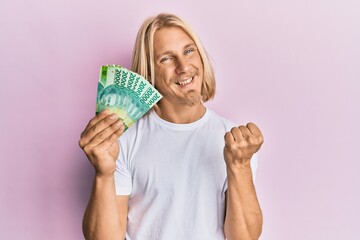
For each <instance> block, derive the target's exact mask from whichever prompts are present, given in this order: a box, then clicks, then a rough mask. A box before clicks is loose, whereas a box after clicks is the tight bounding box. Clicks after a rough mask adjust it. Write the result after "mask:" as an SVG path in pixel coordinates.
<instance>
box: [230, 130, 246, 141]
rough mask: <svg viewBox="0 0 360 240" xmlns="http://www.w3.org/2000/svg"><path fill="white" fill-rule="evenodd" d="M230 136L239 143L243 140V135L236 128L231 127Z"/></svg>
mask: <svg viewBox="0 0 360 240" xmlns="http://www.w3.org/2000/svg"><path fill="white" fill-rule="evenodd" d="M231 134H232V135H233V136H234V139H235V141H237V142H240V141H242V140H243V139H244V137H243V135H242V134H241V131H240V129H239V128H237V127H233V128H232V129H231Z"/></svg>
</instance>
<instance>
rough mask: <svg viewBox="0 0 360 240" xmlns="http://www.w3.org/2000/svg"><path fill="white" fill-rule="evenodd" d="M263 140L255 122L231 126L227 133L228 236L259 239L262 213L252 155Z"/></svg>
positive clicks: (225, 154)
mask: <svg viewBox="0 0 360 240" xmlns="http://www.w3.org/2000/svg"><path fill="white" fill-rule="evenodd" d="M262 143H263V136H262V134H261V132H260V130H259V129H258V128H257V126H256V125H255V124H252V123H249V124H247V125H246V127H245V126H240V127H239V128H232V129H231V132H228V133H226V135H225V148H224V158H225V162H226V168H227V176H228V190H227V191H226V193H225V194H226V195H225V197H226V217H225V223H224V232H225V235H226V237H227V239H229V240H233V239H236V240H243V239H246V240H248V239H249V240H250V239H258V238H259V237H260V234H261V230H262V223H263V219H262V213H261V209H260V205H259V202H258V199H257V196H256V191H255V187H254V183H253V178H252V172H251V167H250V159H251V157H252V155H253V154H254V153H255V152H257V151H258V150H259V149H260V147H261V144H262Z"/></svg>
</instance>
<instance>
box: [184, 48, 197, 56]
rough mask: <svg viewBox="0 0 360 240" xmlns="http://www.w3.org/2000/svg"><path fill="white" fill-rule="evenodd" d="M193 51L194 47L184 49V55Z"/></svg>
mask: <svg viewBox="0 0 360 240" xmlns="http://www.w3.org/2000/svg"><path fill="white" fill-rule="evenodd" d="M194 51H195V49H192V48H189V49H186V50H185V55H187V54H190V53H192V52H194Z"/></svg>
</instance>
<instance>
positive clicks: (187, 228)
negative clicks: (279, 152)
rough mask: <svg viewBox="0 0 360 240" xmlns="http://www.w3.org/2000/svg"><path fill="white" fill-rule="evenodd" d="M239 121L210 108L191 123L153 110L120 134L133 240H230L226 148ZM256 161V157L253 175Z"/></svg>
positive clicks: (120, 179) (120, 174) (123, 190)
mask: <svg viewBox="0 0 360 240" xmlns="http://www.w3.org/2000/svg"><path fill="white" fill-rule="evenodd" d="M233 126H235V125H234V124H233V123H231V122H230V121H228V120H226V119H224V118H222V117H220V116H219V115H217V114H216V113H214V112H213V111H211V110H209V109H207V110H206V113H205V115H204V116H203V117H202V118H201V119H199V120H198V121H196V122H193V123H189V124H175V123H170V122H167V121H165V120H163V119H161V118H160V117H158V116H157V114H156V113H155V111H153V110H152V111H150V113H149V114H147V115H145V116H144V117H143V118H142V119H140V120H139V121H138V122H137V123H136V124H135V125H134V126H132V127H131V128H130V129H128V130H127V131H126V132H125V133H124V134H123V135H122V136H121V137H120V139H119V142H120V154H119V158H118V160H117V168H116V171H115V186H116V194H117V195H130V197H129V209H128V223H127V233H126V239H127V240H177V239H181V240H184V239H187V240H192V239H196V240H197V239H206V240H218V239H221V240H223V239H225V236H224V229H223V226H224V214H225V190H226V189H227V176H226V165H225V161H224V157H223V148H224V143H225V142H224V135H225V133H226V132H227V131H229V130H230V129H231V128H232V127H233ZM256 166H257V158H256V157H255V158H254V157H253V159H252V160H251V167H252V170H253V173H254V175H253V176H255V169H256Z"/></svg>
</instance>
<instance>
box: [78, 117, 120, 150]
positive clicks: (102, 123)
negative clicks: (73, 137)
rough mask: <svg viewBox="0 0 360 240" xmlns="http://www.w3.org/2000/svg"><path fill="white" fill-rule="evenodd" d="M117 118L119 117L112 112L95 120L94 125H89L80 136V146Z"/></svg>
mask: <svg viewBox="0 0 360 240" xmlns="http://www.w3.org/2000/svg"><path fill="white" fill-rule="evenodd" d="M118 119H119V117H118V116H117V115H116V114H115V113H113V114H111V115H109V116H107V117H105V118H103V119H102V120H101V121H99V122H97V123H96V124H95V125H93V126H92V127H90V128H89V129H88V130H87V132H85V133H84V135H83V136H82V137H81V139H80V146H81V145H83V146H84V145H87V144H88V143H89V142H90V141H91V140H92V139H93V138H94V137H95V136H96V135H97V134H99V133H100V132H101V131H103V130H104V129H106V128H108V127H109V126H110V125H111V124H114V123H115V122H116V121H117V120H118Z"/></svg>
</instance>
